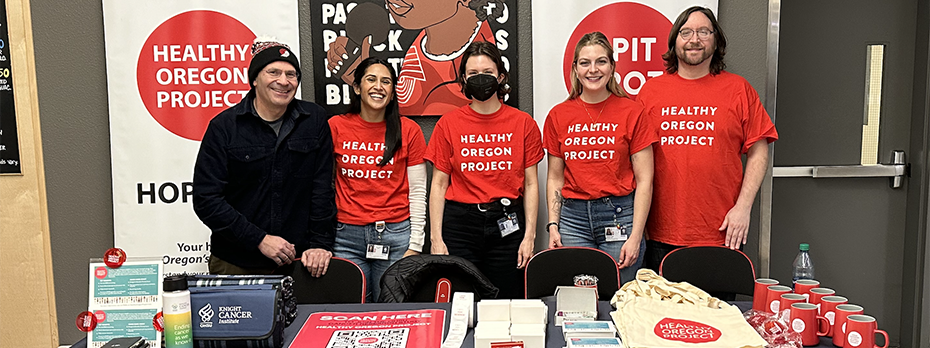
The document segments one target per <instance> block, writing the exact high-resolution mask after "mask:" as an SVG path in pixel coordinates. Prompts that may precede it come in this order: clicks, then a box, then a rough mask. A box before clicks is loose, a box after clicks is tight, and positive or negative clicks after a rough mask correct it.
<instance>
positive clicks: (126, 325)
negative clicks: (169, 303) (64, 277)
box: [87, 258, 164, 348]
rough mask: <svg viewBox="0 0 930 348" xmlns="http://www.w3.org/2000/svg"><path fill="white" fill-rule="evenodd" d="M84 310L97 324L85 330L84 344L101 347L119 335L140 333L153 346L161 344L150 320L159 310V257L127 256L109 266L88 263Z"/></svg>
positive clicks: (159, 334) (93, 347)
mask: <svg viewBox="0 0 930 348" xmlns="http://www.w3.org/2000/svg"><path fill="white" fill-rule="evenodd" d="M89 271H90V277H89V281H88V286H89V291H88V295H89V296H88V300H87V310H88V311H90V312H92V313H94V317H96V319H97V326H96V327H95V328H94V329H93V330H91V331H90V332H88V333H87V346H88V347H92V348H99V347H102V346H103V345H104V344H105V343H107V341H109V340H111V339H114V338H118V337H132V336H142V337H143V338H145V340H146V341H148V342H150V344H151V346H152V347H160V346H161V332H158V331H157V330H155V326H154V325H153V319H154V318H155V315H156V314H158V312H160V311H161V310H162V303H161V293H162V279H163V276H164V270H163V263H162V261H161V259H160V258H140V259H130V260H127V261H126V262H124V263H123V264H122V265H121V266H119V267H116V268H111V267H109V266H107V265H106V264H105V263H103V262H102V261H101V262H93V261H92V262H91V263H90V269H89Z"/></svg>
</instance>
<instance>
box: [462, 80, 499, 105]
mask: <svg viewBox="0 0 930 348" xmlns="http://www.w3.org/2000/svg"><path fill="white" fill-rule="evenodd" d="M498 88H499V87H498V83H497V78H496V77H494V75H489V74H478V75H472V76H471V77H469V78H468V79H466V80H465V97H466V98H468V99H471V98H475V99H477V100H479V101H485V100H488V99H491V97H492V96H493V95H494V93H497V89H498Z"/></svg>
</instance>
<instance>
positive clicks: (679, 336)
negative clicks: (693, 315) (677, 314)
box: [654, 318, 720, 343]
mask: <svg viewBox="0 0 930 348" xmlns="http://www.w3.org/2000/svg"><path fill="white" fill-rule="evenodd" d="M654 332H655V334H656V336H659V337H660V338H662V339H666V340H671V341H681V342H686V343H707V342H714V341H716V340H718V339H720V330H717V328H715V327H713V326H710V325H706V324H702V323H699V322H696V321H691V320H684V319H672V318H665V319H662V321H660V322H659V323H658V324H656V327H655V330H654Z"/></svg>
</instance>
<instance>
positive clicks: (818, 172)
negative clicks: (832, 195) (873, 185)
mask: <svg viewBox="0 0 930 348" xmlns="http://www.w3.org/2000/svg"><path fill="white" fill-rule="evenodd" d="M892 159H893V160H892V163H891V164H876V165H849V166H798V167H774V168H772V177H776V178H804V177H810V178H815V179H819V178H878V177H888V178H891V187H892V188H899V187H901V185H902V183H903V182H904V177H905V176H911V168H910V164H908V163H907V161H906V160H905V156H904V151H901V150H895V151H894V152H892Z"/></svg>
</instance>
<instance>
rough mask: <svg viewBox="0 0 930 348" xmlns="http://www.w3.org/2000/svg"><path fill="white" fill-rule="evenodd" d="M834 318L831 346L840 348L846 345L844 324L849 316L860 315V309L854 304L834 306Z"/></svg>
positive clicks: (861, 311)
mask: <svg viewBox="0 0 930 348" xmlns="http://www.w3.org/2000/svg"><path fill="white" fill-rule="evenodd" d="M835 313H836V317H835V318H834V324H833V325H832V329H831V331H830V333H831V334H832V337H833V345H835V346H837V347H842V346H843V345H845V344H846V332H847V331H846V323H847V321H846V320H847V319H846V318H847V317H849V316H850V315H856V314H862V313H863V310H862V307H860V306H857V305H854V304H848V303H846V304H841V305H837V306H836V310H835Z"/></svg>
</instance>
